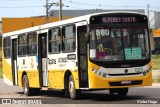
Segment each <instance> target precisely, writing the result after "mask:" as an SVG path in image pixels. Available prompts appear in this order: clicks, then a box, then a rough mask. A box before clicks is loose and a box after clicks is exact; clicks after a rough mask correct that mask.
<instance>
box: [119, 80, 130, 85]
mask: <svg viewBox="0 0 160 107" xmlns="http://www.w3.org/2000/svg"><path fill="white" fill-rule="evenodd" d="M121 84H131V81H128V80H124V81H121Z"/></svg>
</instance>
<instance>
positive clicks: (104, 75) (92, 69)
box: [90, 68, 107, 78]
mask: <svg viewBox="0 0 160 107" xmlns="http://www.w3.org/2000/svg"><path fill="white" fill-rule="evenodd" d="M90 69H91V71H92V72H94V73H95V74H97V75H99V76H101V77H103V78H105V77H107V74H106V73H103V72H100V71H98V70H95V69H94V68H90Z"/></svg>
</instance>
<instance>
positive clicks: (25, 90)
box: [23, 75, 33, 96]
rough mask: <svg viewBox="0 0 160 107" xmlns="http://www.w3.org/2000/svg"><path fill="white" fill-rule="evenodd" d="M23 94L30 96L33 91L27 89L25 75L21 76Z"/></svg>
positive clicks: (27, 83) (27, 84) (27, 82)
mask: <svg viewBox="0 0 160 107" xmlns="http://www.w3.org/2000/svg"><path fill="white" fill-rule="evenodd" d="M23 92H24V94H25V95H26V96H30V95H32V93H33V90H32V89H31V88H29V81H28V77H27V75H24V76H23Z"/></svg>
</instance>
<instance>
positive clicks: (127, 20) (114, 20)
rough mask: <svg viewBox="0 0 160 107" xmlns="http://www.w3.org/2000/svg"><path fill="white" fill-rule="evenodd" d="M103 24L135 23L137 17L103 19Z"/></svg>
mask: <svg viewBox="0 0 160 107" xmlns="http://www.w3.org/2000/svg"><path fill="white" fill-rule="evenodd" d="M102 22H103V23H134V22H137V20H136V17H102Z"/></svg>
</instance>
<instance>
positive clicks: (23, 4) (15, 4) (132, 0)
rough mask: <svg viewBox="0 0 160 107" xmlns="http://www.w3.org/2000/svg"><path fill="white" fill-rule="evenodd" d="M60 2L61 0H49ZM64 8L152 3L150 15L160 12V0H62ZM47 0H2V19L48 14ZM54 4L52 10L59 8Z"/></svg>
mask: <svg viewBox="0 0 160 107" xmlns="http://www.w3.org/2000/svg"><path fill="white" fill-rule="evenodd" d="M48 1H49V3H53V2H55V3H58V2H59V0H48ZM62 3H63V4H64V6H63V8H62V9H75V10H84V9H145V10H147V3H148V4H149V5H150V7H149V10H150V12H149V13H150V15H151V17H153V12H154V11H159V12H160V0H62ZM45 4H46V0H0V21H1V18H2V17H31V16H41V15H45V14H46V10H45ZM57 9H59V7H58V6H52V7H51V9H50V10H57Z"/></svg>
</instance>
